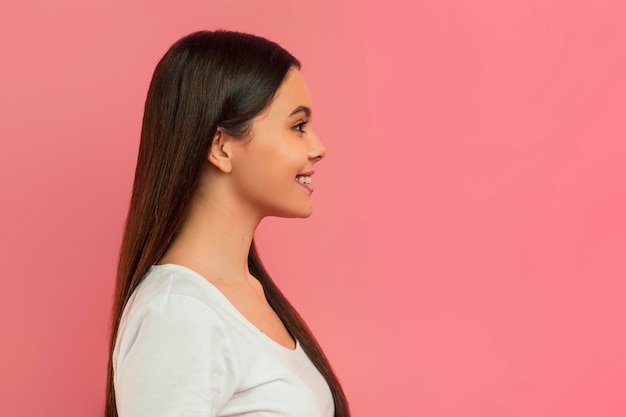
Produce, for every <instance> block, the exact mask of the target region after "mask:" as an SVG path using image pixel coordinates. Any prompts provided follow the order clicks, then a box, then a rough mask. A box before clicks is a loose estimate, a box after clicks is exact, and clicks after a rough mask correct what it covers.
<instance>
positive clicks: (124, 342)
mask: <svg viewBox="0 0 626 417" xmlns="http://www.w3.org/2000/svg"><path fill="white" fill-rule="evenodd" d="M229 343H230V341H229V340H228V339H227V336H226V335H225V332H224V323H223V322H222V321H221V320H220V319H219V317H218V316H217V315H216V313H215V312H214V311H213V310H212V309H211V308H210V307H209V306H207V305H206V304H204V303H203V302H202V301H200V300H198V299H196V298H194V297H191V296H188V295H172V294H168V295H166V296H160V297H157V298H155V299H153V300H151V301H150V302H149V303H147V304H145V305H142V306H140V307H137V308H136V309H135V310H134V311H131V312H130V314H129V315H128V320H127V322H126V323H124V326H123V327H120V335H119V336H118V340H117V346H116V352H115V360H114V385H115V395H116V402H117V409H118V415H119V416H120V417H174V416H176V417H200V416H202V417H213V416H217V415H218V412H219V410H220V409H221V408H222V407H223V406H224V404H225V403H226V401H228V399H229V398H230V397H231V396H232V394H233V393H234V391H235V387H236V378H237V377H236V366H235V362H234V360H233V355H232V349H230V348H229V346H230V345H229Z"/></svg>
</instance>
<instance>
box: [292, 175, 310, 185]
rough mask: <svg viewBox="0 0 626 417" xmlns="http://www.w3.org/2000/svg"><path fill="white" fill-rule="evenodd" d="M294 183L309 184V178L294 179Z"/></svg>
mask: <svg viewBox="0 0 626 417" xmlns="http://www.w3.org/2000/svg"><path fill="white" fill-rule="evenodd" d="M296 181H297V182H299V183H300V184H310V183H311V177H303V176H301V177H296Z"/></svg>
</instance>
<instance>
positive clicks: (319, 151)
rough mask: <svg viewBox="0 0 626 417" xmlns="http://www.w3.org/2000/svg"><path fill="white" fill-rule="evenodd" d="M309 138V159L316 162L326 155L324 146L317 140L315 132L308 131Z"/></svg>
mask: <svg viewBox="0 0 626 417" xmlns="http://www.w3.org/2000/svg"><path fill="white" fill-rule="evenodd" d="M309 138H311V143H310V144H309V159H312V160H314V161H315V162H317V161H319V160H320V159H323V158H324V157H325V156H326V148H325V147H324V144H322V142H321V141H320V140H319V138H318V137H317V135H316V134H315V132H312V131H310V132H309Z"/></svg>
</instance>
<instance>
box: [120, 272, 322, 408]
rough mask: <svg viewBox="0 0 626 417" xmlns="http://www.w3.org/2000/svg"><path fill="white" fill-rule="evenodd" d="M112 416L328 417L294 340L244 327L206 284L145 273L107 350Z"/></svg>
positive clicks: (318, 384) (318, 381)
mask: <svg viewBox="0 0 626 417" xmlns="http://www.w3.org/2000/svg"><path fill="white" fill-rule="evenodd" d="M113 370H114V386H115V396H116V400H117V410H118V414H119V416H120V417H174V416H176V417H182V416H185V417H187V416H194V417H201V416H202V417H209V416H210V417H213V416H255V417H278V416H280V417H288V416H293V417H332V416H333V415H334V405H333V398H332V395H331V392H330V389H329V388H328V384H327V383H326V381H325V379H324V378H323V377H322V375H321V374H320V373H319V371H318V370H317V369H316V368H315V366H314V365H313V363H312V362H311V361H310V360H309V358H308V357H307V355H306V354H305V353H304V351H303V350H302V348H301V347H300V345H299V344H298V343H297V342H296V348H295V350H291V349H288V348H286V347H284V346H282V345H280V344H278V343H276V342H275V341H274V340H272V339H271V338H269V337H268V336H267V335H265V334H264V333H263V332H261V331H260V330H259V329H257V328H256V327H255V326H254V325H253V324H252V323H250V322H249V321H248V320H247V319H246V318H245V317H244V316H243V315H242V314H241V313H239V311H238V310H237V309H236V308H235V307H234V306H233V305H232V304H231V303H230V302H229V301H228V299H227V298H226V297H225V296H224V295H223V294H222V293H221V292H220V291H219V290H218V289H217V288H216V287H215V286H213V285H212V284H211V283H209V282H208V281H207V280H206V279H204V278H203V277H202V276H200V275H198V274H197V273H195V272H194V271H192V270H190V269H188V268H185V267H183V266H179V265H158V266H153V267H152V268H151V269H150V272H149V273H148V274H147V276H146V277H145V278H144V280H143V281H142V282H141V283H140V284H139V286H138V287H137V290H136V291H135V292H134V293H133V295H132V297H131V298H130V300H129V302H128V304H127V306H126V308H125V310H124V314H123V316H122V321H121V323H120V328H119V332H118V336H117V340H116V344H115V350H114V351H113Z"/></svg>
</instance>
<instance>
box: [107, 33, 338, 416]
mask: <svg viewBox="0 0 626 417" xmlns="http://www.w3.org/2000/svg"><path fill="white" fill-rule="evenodd" d="M299 69H300V64H299V62H298V61H297V60H296V59H295V58H294V57H293V56H291V55H290V54H289V53H288V52H287V51H285V50H284V49H282V48H281V47H280V46H278V45H277V44H275V43H273V42H270V41H268V40H266V39H263V38H260V37H257V36H253V35H248V34H243V33H237V32H226V31H216V32H198V33H193V34H191V35H189V36H187V37H185V38H183V39H181V40H180V41H178V42H177V43H175V44H174V45H173V46H172V47H171V48H170V50H169V51H168V52H167V53H166V54H165V56H164V57H163V58H162V59H161V61H160V62H159V64H158V65H157V67H156V70H155V72H154V76H153V78H152V82H151V84H150V88H149V91H148V97H147V100H146V105H145V113H144V119H143V127H142V132H141V143H140V147H139V156H138V161H137V169H136V173H135V182H134V186H133V193H132V199H131V203H130V210H129V213H128V218H127V223H126V230H125V234H124V239H123V243H122V248H121V253H120V260H119V266H118V274H117V286H116V295H115V306H114V312H113V327H112V336H111V351H110V360H109V370H108V381H107V400H106V410H105V416H106V417H114V416H120V417H140V416H142V417H143V416H146V417H148V416H150V417H155V416H206V417H209V416H234V415H237V416H255V417H263V416H267V417H270V416H294V417H302V416H310V417H331V416H337V417H344V416H349V415H350V413H349V411H348V405H347V401H346V398H345V396H344V393H343V391H342V389H341V386H340V384H339V382H338V380H337V377H336V376H335V375H334V373H333V371H332V369H331V367H330V365H329V363H328V360H327V359H326V357H325V356H324V353H323V352H322V350H321V348H320V346H319V345H318V343H317V342H316V341H315V338H314V337H313V335H312V334H311V332H310V330H309V329H308V327H307V326H306V324H305V323H304V321H303V320H302V318H300V316H299V315H298V313H297V312H296V311H295V310H294V308H293V307H292V306H291V305H290V304H289V302H288V301H287V299H286V298H285V297H284V296H283V294H282V293H281V292H280V290H279V289H278V288H277V287H276V285H275V284H274V282H273V281H272V280H271V278H270V276H269V275H268V273H267V271H266V270H265V269H264V267H263V265H262V264H261V262H260V260H259V257H258V255H257V252H256V249H255V245H254V239H253V236H254V232H255V229H256V227H257V226H258V224H259V222H260V221H261V220H262V219H263V218H264V217H266V216H281V217H308V216H309V215H310V214H311V211H312V204H311V193H312V192H313V187H312V185H311V176H312V175H313V170H314V165H315V163H316V162H318V161H319V160H320V159H322V158H323V157H324V155H325V153H326V151H325V149H324V146H323V145H322V144H321V142H320V141H319V139H318V138H317V136H316V135H315V132H314V131H313V129H312V128H311V125H310V118H311V101H310V97H309V93H308V90H307V87H306V84H305V82H304V79H303V78H302V75H301V73H300V71H299Z"/></svg>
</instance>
